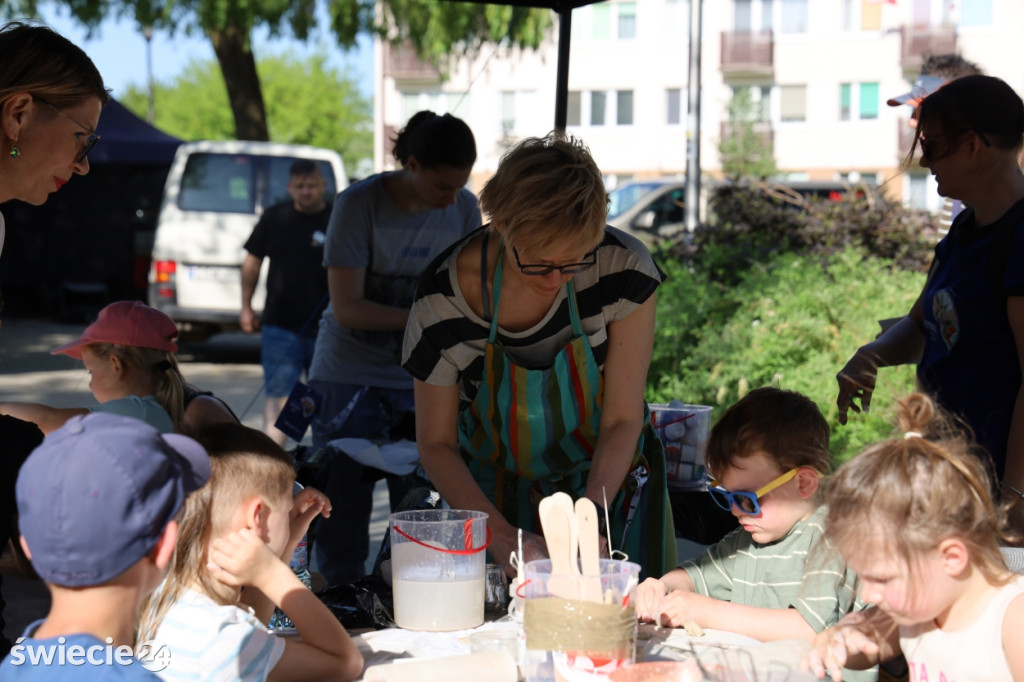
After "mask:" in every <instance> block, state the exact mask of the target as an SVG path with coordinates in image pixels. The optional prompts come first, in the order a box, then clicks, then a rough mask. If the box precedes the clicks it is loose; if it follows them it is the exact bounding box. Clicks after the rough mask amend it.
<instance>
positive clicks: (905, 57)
mask: <svg viewBox="0 0 1024 682" xmlns="http://www.w3.org/2000/svg"><path fill="white" fill-rule="evenodd" d="M900 36H901V41H900V61H901V63H902V65H903V71H904V72H906V73H911V72H913V73H915V75H916V72H917V71H919V70H920V68H921V63H922V62H923V61H924V58H925V57H926V56H928V55H930V54H947V53H953V52H956V27H955V26H952V25H949V26H915V25H911V24H908V25H905V26H903V27H901V28H900Z"/></svg>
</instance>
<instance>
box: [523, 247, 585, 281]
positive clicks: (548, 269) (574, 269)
mask: <svg viewBox="0 0 1024 682" xmlns="http://www.w3.org/2000/svg"><path fill="white" fill-rule="evenodd" d="M512 255H513V256H515V259H516V265H517V266H519V271H520V272H522V273H523V274H524V275H534V276H537V277H541V276H543V275H547V274H550V273H552V272H554V271H555V270H558V272H560V273H561V274H563V275H575V274H578V273H580V272H585V271H587V270H589V269H590V268H592V267H594V266H595V265H597V249H594V250H593V251H591V252H590V253H588V254H586V255H585V256H583V258H584V259H585V260H582V261H580V262H579V263H566V264H565V265H544V264H542V263H527V264H525V265H523V263H522V262H520V260H519V252H518V251H516V247H514V246H513V247H512Z"/></svg>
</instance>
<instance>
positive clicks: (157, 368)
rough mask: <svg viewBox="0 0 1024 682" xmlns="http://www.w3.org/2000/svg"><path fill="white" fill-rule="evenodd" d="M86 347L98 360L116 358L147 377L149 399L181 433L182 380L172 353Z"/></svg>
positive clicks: (118, 346)
mask: <svg viewBox="0 0 1024 682" xmlns="http://www.w3.org/2000/svg"><path fill="white" fill-rule="evenodd" d="M87 348H88V349H89V350H91V351H92V352H93V353H94V354H95V355H96V356H97V357H98V358H100V359H102V360H105V359H107V358H108V357H110V356H114V357H117V358H118V359H120V360H121V362H122V364H124V365H125V366H127V367H129V368H131V369H133V370H136V371H138V372H142V373H144V374H145V375H146V376H148V377H149V378H150V385H151V386H152V391H153V396H154V397H155V398H156V399H157V402H159V403H160V406H161V407H163V408H164V410H166V411H167V414H168V415H170V417H171V421H172V422H173V423H174V430H175V431H178V432H181V431H182V430H183V428H184V422H185V378H184V377H183V376H182V375H181V370H180V369H179V368H178V360H177V358H176V357H175V355H174V353H171V352H170V351H165V350H157V349H156V348H142V347H140V346H125V345H123V344H119V343H117V344H115V343H104V342H96V343H90V344H89V345H88V346H87Z"/></svg>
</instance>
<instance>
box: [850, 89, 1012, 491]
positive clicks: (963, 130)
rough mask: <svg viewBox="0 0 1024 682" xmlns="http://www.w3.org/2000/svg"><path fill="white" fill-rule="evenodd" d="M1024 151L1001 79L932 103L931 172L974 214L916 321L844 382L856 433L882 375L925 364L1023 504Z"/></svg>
mask: <svg viewBox="0 0 1024 682" xmlns="http://www.w3.org/2000/svg"><path fill="white" fill-rule="evenodd" d="M1022 141H1024V103H1022V102H1021V98H1020V97H1019V96H1018V95H1017V93H1015V92H1014V91H1013V90H1012V89H1011V88H1010V86H1008V85H1007V84H1006V83H1005V82H1003V81H1002V80H1000V79H998V78H993V77H991V76H965V77H963V78H958V79H956V80H954V81H951V82H950V83H947V84H946V85H944V86H943V87H942V88H940V89H939V90H937V91H936V92H934V93H933V94H931V95H929V96H928V97H927V98H926V99H925V100H924V101H923V102H922V103H921V109H920V123H919V124H918V127H917V138H916V141H915V147H920V148H921V161H920V163H921V166H922V167H923V168H927V169H928V170H929V171H931V173H932V175H934V176H935V180H936V182H937V183H938V190H939V194H941V195H942V196H944V197H952V198H954V199H959V200H961V201H962V202H963V203H964V204H965V205H967V206H969V207H970V208H969V209H967V210H965V211H963V212H962V213H961V214H960V215H958V216H957V219H956V221H955V222H954V223H953V226H952V228H951V229H950V232H949V234H948V235H947V236H946V237H945V238H944V239H943V240H942V241H941V242H939V244H938V245H937V246H936V248H935V257H934V260H933V261H932V266H931V270H930V271H929V273H928V278H927V281H926V282H925V286H924V290H923V291H922V292H921V294H920V296H918V299H917V301H916V302H915V303H914V305H913V307H912V308H911V309H910V312H909V313H908V314H907V316H906V317H904V318H902V319H901V320H900V321H899V322H897V323H896V324H895V325H894V326H893V327H891V328H890V329H889V330H888V331H886V332H885V333H884V334H882V335H881V336H879V337H878V338H877V339H875V340H874V341H872V342H871V343H869V344H867V345H865V346H862V347H861V348H860V349H859V350H858V351H857V353H856V354H855V355H854V356H853V358H851V359H850V361H849V362H847V364H846V366H845V367H843V369H842V370H841V371H840V372H839V374H838V375H837V379H838V381H839V397H838V399H837V401H836V402H837V404H838V406H839V422H840V423H841V424H845V423H846V417H847V410H851V409H852V410H853V411H854V412H860V411H861V410H864V411H867V409H868V407H869V405H870V402H871V393H872V391H873V390H874V386H875V379H876V376H877V372H878V368H879V367H889V366H893V365H900V364H905V363H910V362H913V363H916V364H917V379H918V384H919V388H920V389H921V390H923V391H925V392H927V393H929V394H930V395H931V396H932V397H933V398H935V399H937V400H938V402H939V404H940V405H941V406H942V407H943V408H944V409H945V410H946V411H947V412H950V413H952V414H953V415H955V416H956V417H958V418H959V419H961V420H962V421H963V422H964V424H966V426H967V427H969V428H970V429H971V431H973V434H974V436H975V438H976V439H977V441H978V444H979V446H980V448H981V449H983V451H980V452H979V453H978V454H979V456H981V457H982V458H984V459H986V460H987V459H988V458H989V457H991V461H992V468H993V471H992V474H993V476H994V477H995V480H996V481H999V482H1001V487H1002V494H1003V495H1009V496H1010V497H1011V498H1016V497H1021V496H1024V492H1022V491H1024V394H1022V384H1021V365H1022V363H1024V265H1022V264H1024V175H1022V174H1021V170H1020V166H1019V163H1018V155H1019V154H1020V151H1021V148H1022ZM911 154H913V150H911ZM908 160H909V159H908ZM857 402H859V403H860V405H858V404H857Z"/></svg>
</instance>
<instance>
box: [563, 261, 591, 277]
mask: <svg viewBox="0 0 1024 682" xmlns="http://www.w3.org/2000/svg"><path fill="white" fill-rule="evenodd" d="M592 267H594V264H593V263H573V264H572V265H565V266H563V267H562V272H563V273H565V274H566V275H575V274H577V273H580V272H586V271H587V270H589V269H590V268H592Z"/></svg>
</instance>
